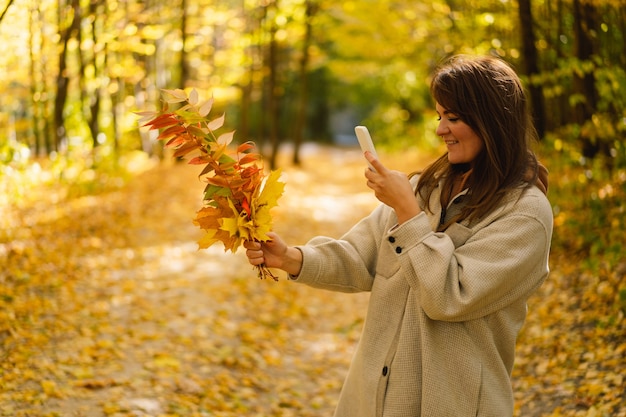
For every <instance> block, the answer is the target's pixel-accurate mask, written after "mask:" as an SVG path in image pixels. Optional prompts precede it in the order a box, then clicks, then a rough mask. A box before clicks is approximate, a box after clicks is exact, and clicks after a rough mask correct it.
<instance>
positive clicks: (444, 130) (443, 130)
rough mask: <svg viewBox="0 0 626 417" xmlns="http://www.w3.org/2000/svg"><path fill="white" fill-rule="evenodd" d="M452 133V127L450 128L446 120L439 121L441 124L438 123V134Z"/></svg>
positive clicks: (436, 132)
mask: <svg viewBox="0 0 626 417" xmlns="http://www.w3.org/2000/svg"><path fill="white" fill-rule="evenodd" d="M448 133H450V129H449V128H448V125H447V124H446V122H445V121H444V120H443V119H441V120H440V121H439V124H438V125H437V130H435V134H436V135H437V136H441V137H443V136H444V135H446V134H448Z"/></svg>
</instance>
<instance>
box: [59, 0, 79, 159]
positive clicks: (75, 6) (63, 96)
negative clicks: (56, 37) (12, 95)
mask: <svg viewBox="0 0 626 417" xmlns="http://www.w3.org/2000/svg"><path fill="white" fill-rule="evenodd" d="M59 9H61V8H59ZM61 12H62V10H59V13H61ZM71 14H72V16H71V21H70V23H69V25H68V27H67V28H66V29H65V30H63V31H61V33H60V38H61V51H60V53H59V72H58V74H57V83H56V84H57V91H56V96H55V100H54V120H53V122H54V135H55V142H54V149H53V150H58V149H59V145H60V144H61V143H62V142H63V141H64V140H65V139H66V136H67V132H66V130H65V124H64V117H63V111H64V109H65V103H66V101H67V95H68V91H69V81H70V79H69V74H68V73H67V71H68V70H67V45H68V43H69V41H70V39H71V38H72V36H74V34H75V33H76V32H77V31H78V30H80V2H79V0H72V3H71ZM60 23H62V22H60Z"/></svg>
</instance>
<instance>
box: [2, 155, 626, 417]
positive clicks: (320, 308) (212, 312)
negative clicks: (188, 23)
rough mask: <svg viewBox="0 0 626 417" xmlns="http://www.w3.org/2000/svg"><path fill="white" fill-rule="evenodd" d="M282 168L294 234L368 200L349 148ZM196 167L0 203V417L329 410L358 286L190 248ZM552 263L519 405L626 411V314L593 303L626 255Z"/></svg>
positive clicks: (324, 225) (527, 348)
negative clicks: (328, 285) (297, 276)
mask: <svg viewBox="0 0 626 417" xmlns="http://www.w3.org/2000/svg"><path fill="white" fill-rule="evenodd" d="M285 158H286V157H285ZM381 159H382V160H383V162H390V163H389V165H391V166H393V167H394V168H396V169H401V170H408V169H409V168H408V166H409V165H413V166H416V165H417V166H423V163H424V161H419V160H418V159H417V158H416V157H415V156H411V155H406V154H404V155H403V157H402V162H401V163H399V162H398V161H400V159H397V158H394V159H391V158H390V159H389V160H388V161H386V160H385V157H384V156H383V157H382V158H381ZM392 161H393V163H391V162H392ZM399 164H400V165H399ZM420 164H421V165H420ZM284 165H285V166H287V167H286V168H285V169H284V170H283V171H284V172H283V180H284V182H286V184H287V186H286V189H285V194H284V196H283V197H282V199H281V200H280V201H279V207H277V208H276V209H274V210H275V211H274V212H273V214H274V219H275V229H276V231H277V232H279V233H280V234H281V235H283V237H284V238H285V239H286V240H287V241H288V242H289V243H291V244H296V243H303V242H305V241H306V240H308V239H309V238H310V237H312V236H315V235H318V234H325V235H329V236H334V237H338V236H340V235H341V234H342V233H343V232H345V231H346V230H347V229H348V228H349V227H350V226H351V225H352V224H353V223H354V222H356V221H357V220H358V219H359V218H361V217H362V216H364V215H365V214H367V213H368V212H369V211H370V210H371V209H372V208H373V207H374V206H375V205H376V204H377V202H376V200H375V198H374V197H373V196H372V194H371V193H370V192H369V190H368V189H367V188H366V186H365V185H364V181H363V177H362V175H363V170H364V164H363V161H362V159H361V155H360V153H359V152H358V151H356V150H345V149H331V148H317V147H312V148H309V147H307V148H305V152H304V154H303V166H302V167H299V168H296V167H289V166H288V164H284ZM197 173H198V172H197V171H196V170H194V169H193V167H190V166H188V165H184V164H173V163H163V164H159V165H156V166H154V167H152V168H150V169H147V170H145V171H143V172H141V173H139V174H137V176H136V177H135V178H134V179H133V180H131V181H130V182H129V183H127V184H126V185H124V186H123V187H119V188H117V189H113V190H109V191H107V192H100V193H97V194H93V195H84V194H79V195H76V196H73V195H72V192H71V187H70V188H69V189H68V188H66V187H65V188H64V187H56V188H51V187H46V188H43V189H39V190H35V189H34V190H31V191H29V193H28V195H29V198H26V199H22V200H20V203H19V204H5V205H4V206H2V205H0V210H2V212H1V213H0V214H1V215H2V216H1V218H2V220H1V221H0V225H2V228H1V229H0V266H1V267H0V416H16V417H39V416H41V417H44V416H46V417H52V416H62V417H66V416H67V417H82V416H84V417H104V416H107V417H108V416H114V417H127V416H128V417H130V416H152V417H165V416H185V417H195V416H300V417H307V416H311V417H312V416H330V415H332V410H333V409H334V406H335V405H336V402H337V398H338V394H339V391H340V388H341V384H342V382H343V378H344V377H345V374H346V372H347V369H348V366H349V362H350V359H351V356H352V353H353V352H354V348H355V346H356V343H357V341H358V339H359V336H360V331H361V328H362V324H363V319H364V317H365V311H366V308H367V302H368V295H367V294H356V295H346V294H335V293H331V292H326V291H320V290H315V289H311V288H308V287H305V286H302V285H297V284H292V283H289V282H287V281H286V278H285V276H284V274H283V275H280V274H279V281H278V282H274V281H271V280H270V281H267V280H266V281H262V280H259V279H258V278H257V276H256V273H255V271H254V270H253V269H252V268H251V267H250V266H249V265H248V264H247V262H246V260H245V256H244V254H243V253H242V252H238V253H236V254H232V253H224V251H223V249H222V248H221V247H218V246H217V245H216V246H215V247H212V248H210V249H208V250H203V251H198V250H197V245H196V243H195V242H196V241H197V240H198V239H199V238H200V237H201V231H200V230H199V229H197V228H196V227H195V226H194V225H193V224H192V222H191V219H192V218H193V216H194V213H195V210H196V209H197V208H199V204H200V198H199V197H200V195H201V191H202V189H203V185H202V183H200V182H198V180H197V178H196V175H197ZM551 262H552V269H553V272H552V274H551V276H550V278H549V279H548V281H547V282H546V284H545V285H544V286H543V287H542V288H541V289H540V290H539V292H538V293H537V294H536V295H535V296H533V297H532V299H531V300H530V301H529V315H528V320H527V323H526V325H525V327H524V330H523V331H522V334H521V337H520V340H519V342H518V355H517V360H516V368H515V371H514V375H513V384H514V388H515V392H516V394H515V398H516V411H515V412H516V416H529V417H535V416H537V417H540V416H612V417H613V416H615V417H619V416H621V417H626V394H625V392H626V389H625V377H626V337H625V336H624V335H625V334H626V321H625V320H624V315H623V311H617V310H615V309H610V308H609V307H607V306H606V304H607V303H606V302H604V301H603V300H608V299H610V295H609V293H610V292H611V291H612V285H613V283H612V281H611V280H621V279H623V275H624V273H626V268H624V270H621V271H617V272H611V273H610V274H608V278H607V279H604V280H603V281H602V282H601V283H598V278H597V277H594V276H590V275H589V274H586V273H585V272H584V271H582V270H580V269H578V267H577V265H576V263H572V262H567V258H566V257H564V256H561V255H560V254H558V253H557V254H555V256H554V258H553V260H552V261H551ZM607 282H608V283H607ZM603 283H604V284H603ZM590 294H592V295H590ZM603 297H604V298H603Z"/></svg>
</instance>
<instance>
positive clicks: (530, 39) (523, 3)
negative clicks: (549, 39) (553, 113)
mask: <svg viewBox="0 0 626 417" xmlns="http://www.w3.org/2000/svg"><path fill="white" fill-rule="evenodd" d="M518 5H519V19H520V28H521V32H522V55H523V56H524V63H525V66H526V68H525V70H526V75H527V76H528V91H529V93H530V101H531V105H532V112H533V118H534V121H535V128H536V129H537V134H538V135H539V137H540V138H543V136H544V134H545V131H546V119H545V108H544V101H543V92H542V89H541V86H540V85H537V84H535V83H533V81H532V78H533V76H534V75H537V74H539V62H538V55H537V48H536V47H535V33H534V30H533V29H534V26H535V22H534V20H533V16H532V13H531V0H519V1H518Z"/></svg>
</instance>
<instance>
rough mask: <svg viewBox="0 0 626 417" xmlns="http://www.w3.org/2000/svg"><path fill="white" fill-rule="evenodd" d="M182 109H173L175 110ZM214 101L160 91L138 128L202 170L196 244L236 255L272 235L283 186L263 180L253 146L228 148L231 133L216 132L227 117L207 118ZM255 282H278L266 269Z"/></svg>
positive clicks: (274, 177)
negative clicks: (159, 102) (158, 103)
mask: <svg viewBox="0 0 626 417" xmlns="http://www.w3.org/2000/svg"><path fill="white" fill-rule="evenodd" d="M179 104H182V107H180V108H178V109H176V110H172V109H171V107H172V106H173V105H179ZM212 107H213V98H211V99H209V100H207V101H204V102H200V100H199V96H198V92H197V91H196V90H195V89H194V90H191V92H190V93H189V94H187V92H186V91H184V90H181V89H177V90H163V108H162V109H161V110H160V111H157V112H153V111H145V112H139V113H138V114H139V115H140V116H141V120H140V123H142V124H143V126H146V127H149V128H150V129H151V130H159V132H160V133H159V135H158V137H157V139H159V140H163V141H165V142H166V143H165V147H166V148H172V149H174V155H173V156H174V158H182V157H187V158H189V164H192V165H203V166H204V168H203V169H202V172H201V173H200V178H201V179H202V180H203V181H205V182H206V183H207V185H206V187H205V189H204V195H203V201H204V206H203V207H202V208H200V210H198V212H197V214H196V218H195V219H194V223H195V224H196V225H198V226H199V227H200V228H201V229H203V230H204V231H206V234H205V235H204V237H203V238H202V239H201V240H200V241H199V242H198V244H199V246H200V248H203V249H205V248H208V247H209V246H211V245H213V244H214V243H217V242H222V244H223V245H224V248H225V250H226V251H232V252H236V251H237V249H238V248H239V247H240V246H241V243H242V242H243V241H244V240H257V241H261V242H264V241H267V240H268V239H269V238H268V236H267V232H269V231H270V230H271V225H272V218H271V215H270V210H271V209H272V207H275V206H276V205H277V204H278V199H279V198H280V196H281V195H282V193H283V189H284V184H283V183H282V182H280V181H279V177H280V171H271V172H270V173H269V175H267V176H266V175H264V171H263V167H262V166H259V164H258V162H259V161H260V160H261V155H260V154H259V153H256V152H254V150H255V145H254V143H253V142H245V143H242V144H240V145H239V146H237V147H236V149H235V150H234V151H232V150H231V149H230V147H229V146H230V144H231V143H232V141H233V137H234V131H230V132H226V133H222V134H220V135H219V136H217V135H216V133H215V131H216V130H218V129H220V128H222V127H223V125H224V119H225V115H222V116H219V117H217V118H214V119H211V118H209V114H210V112H211V109H212ZM258 272H259V277H261V278H266V277H271V278H273V279H274V280H276V277H275V276H274V275H273V274H272V273H271V271H269V270H268V269H267V268H266V267H264V266H261V267H259V268H258Z"/></svg>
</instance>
